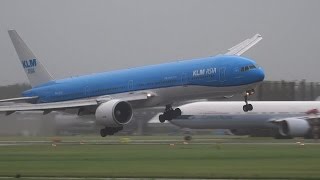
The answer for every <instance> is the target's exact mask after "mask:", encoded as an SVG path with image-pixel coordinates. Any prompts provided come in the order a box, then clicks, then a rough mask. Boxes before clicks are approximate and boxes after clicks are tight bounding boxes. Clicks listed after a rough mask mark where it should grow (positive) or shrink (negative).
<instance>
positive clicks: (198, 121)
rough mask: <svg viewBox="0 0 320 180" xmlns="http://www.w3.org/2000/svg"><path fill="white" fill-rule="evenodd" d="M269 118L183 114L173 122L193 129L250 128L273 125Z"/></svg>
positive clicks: (259, 116)
mask: <svg viewBox="0 0 320 180" xmlns="http://www.w3.org/2000/svg"><path fill="white" fill-rule="evenodd" d="M269 119H270V116H267V115H265V116H261V115H204V116H197V115H196V116H192V115H191V116H188V115H182V116H181V117H180V118H178V119H174V120H172V121H171V123H172V124H174V125H177V126H179V127H184V128H191V129H238V128H239V129H240V128H241V129H242V128H244V129H248V128H266V127H271V126H273V125H272V124H271V123H269V122H268V121H269Z"/></svg>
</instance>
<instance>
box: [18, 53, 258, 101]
mask: <svg viewBox="0 0 320 180" xmlns="http://www.w3.org/2000/svg"><path fill="white" fill-rule="evenodd" d="M250 66H251V68H249V67H250ZM252 66H253V67H254V68H253V67H252ZM246 68H247V69H246ZM263 79H264V72H263V70H262V69H261V68H260V67H257V65H256V63H255V62H254V61H252V60H250V59H248V58H244V57H239V56H224V55H221V56H215V57H208V58H203V59H194V60H187V61H176V62H171V63H165V64H159V65H150V66H144V67H138V68H131V69H125V70H117V71H111V72H104V73H97V74H90V75H85V76H79V77H72V78H67V79H61V80H55V81H50V82H48V83H45V84H42V85H39V86H37V87H34V88H33V89H30V90H28V91H25V92H23V96H38V97H39V102H58V101H66V100H73V99H82V98H89V97H96V96H103V95H111V94H119V93H125V92H133V91H141V90H153V89H161V88H168V87H179V86H202V87H203V86H205V87H216V88H219V87H233V86H242V85H248V84H252V83H257V82H260V81H262V80H263Z"/></svg>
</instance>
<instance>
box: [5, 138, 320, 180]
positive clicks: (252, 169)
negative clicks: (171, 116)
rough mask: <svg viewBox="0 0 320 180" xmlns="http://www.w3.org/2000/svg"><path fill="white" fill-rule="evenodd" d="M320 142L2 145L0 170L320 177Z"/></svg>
mask: <svg viewBox="0 0 320 180" xmlns="http://www.w3.org/2000/svg"><path fill="white" fill-rule="evenodd" d="M319 167H320V146H319V145H305V146H300V145H250V144H249V145H232V144H213V145H196V144H187V145H185V144H176V145H174V146H170V145H169V144H164V145H132V144H119V145H58V146H56V147H53V146H51V145H32V146H6V147H0V176H11V177H14V176H15V175H16V174H21V176H22V177H25V176H62V177H65V176H70V177H168V178H254V179H256V178H314V179H319V178H320V171H319Z"/></svg>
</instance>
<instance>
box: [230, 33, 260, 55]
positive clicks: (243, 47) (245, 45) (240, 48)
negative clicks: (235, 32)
mask: <svg viewBox="0 0 320 180" xmlns="http://www.w3.org/2000/svg"><path fill="white" fill-rule="evenodd" d="M261 40H262V36H261V35H260V34H256V35H254V36H253V37H252V38H250V39H246V40H244V41H242V42H241V43H239V44H237V45H235V46H233V47H232V48H230V49H228V50H229V51H228V52H227V53H226V54H225V55H237V56H240V55H241V54H243V53H244V52H246V51H247V50H249V49H250V48H251V47H253V46H254V45H256V44H257V43H258V42H259V41H261Z"/></svg>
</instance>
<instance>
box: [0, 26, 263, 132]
mask: <svg viewBox="0 0 320 180" xmlns="http://www.w3.org/2000/svg"><path fill="white" fill-rule="evenodd" d="M8 33H9V36H10V38H11V41H12V43H13V46H14V48H15V50H16V52H17V54H18V57H19V59H20V61H21V64H22V67H23V69H24V71H25V73H26V75H27V77H28V79H29V81H30V85H31V87H32V89H29V90H27V91H24V92H23V93H22V97H18V98H11V99H4V100H0V103H12V104H9V105H8V104H5V105H3V106H0V112H5V114H6V115H10V114H12V113H14V112H16V111H43V114H48V113H50V112H52V111H65V112H69V113H76V114H78V115H88V114H93V115H94V116H95V119H96V124H97V125H99V126H101V127H103V128H102V129H101V130H100V135H101V136H102V137H105V136H107V135H113V134H114V133H116V132H118V131H121V130H122V129H123V126H124V125H125V124H127V123H129V122H130V121H131V119H132V115H133V110H134V109H137V108H145V107H155V106H165V110H164V112H163V113H162V114H161V115H160V116H159V120H160V121H161V122H164V121H165V120H171V119H173V118H175V117H177V116H179V115H181V111H180V109H179V108H176V109H173V108H172V104H173V103H175V102H180V101H185V100H192V99H199V98H208V97H224V96H228V95H233V94H239V93H243V94H244V100H245V105H244V106H243V110H245V111H250V110H252V109H253V106H252V105H251V104H248V96H250V95H252V94H253V93H254V88H255V87H256V86H257V84H259V83H260V82H261V81H263V79H264V77H265V75H264V71H263V69H262V68H261V67H259V66H258V65H257V63H256V62H255V61H253V60H251V59H249V58H245V57H241V56H240V55H241V54H242V53H244V52H246V51H247V50H248V49H250V48H251V47H252V46H254V45H255V44H257V43H258V42H259V41H260V40H261V39H262V37H261V35H259V34H256V35H255V36H253V37H252V38H249V39H247V40H245V41H243V42H241V43H240V44H238V45H236V46H234V47H232V48H230V49H229V51H228V52H227V53H226V54H224V55H217V56H214V57H207V58H200V59H193V60H183V61H182V60H181V61H175V62H170V63H164V64H158V65H149V66H144V67H136V68H130V69H124V70H115V71H110V72H102V73H95V74H90V75H83V76H78V77H70V78H65V79H60V80H56V79H54V78H53V77H52V76H51V74H50V73H49V72H48V71H47V69H46V68H45V66H44V65H43V63H42V62H41V61H40V60H39V59H38V58H36V56H35V55H34V54H33V53H32V52H31V50H30V49H29V48H28V47H27V45H26V44H25V42H24V41H23V40H22V39H21V37H20V36H19V35H18V33H17V32H16V31H15V30H9V31H8Z"/></svg>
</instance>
